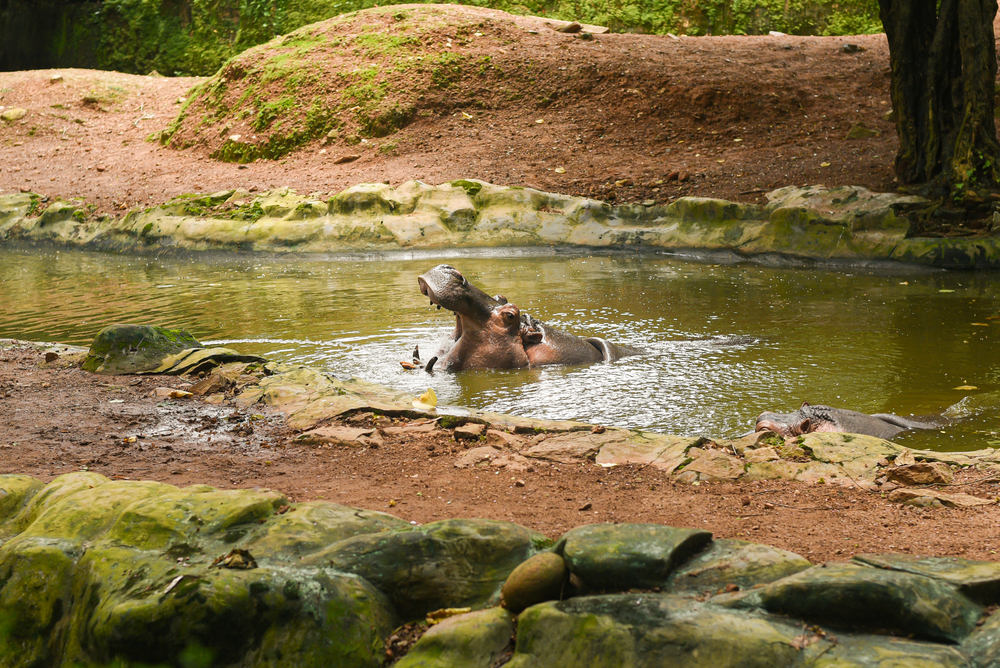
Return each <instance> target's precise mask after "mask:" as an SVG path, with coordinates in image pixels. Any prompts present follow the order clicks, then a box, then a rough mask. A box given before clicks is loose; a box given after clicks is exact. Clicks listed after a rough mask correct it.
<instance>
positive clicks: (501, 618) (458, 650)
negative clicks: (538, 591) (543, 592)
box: [395, 608, 514, 668]
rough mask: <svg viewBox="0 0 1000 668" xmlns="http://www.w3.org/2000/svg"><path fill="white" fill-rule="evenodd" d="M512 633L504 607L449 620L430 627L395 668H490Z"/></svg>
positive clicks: (479, 611) (506, 644) (509, 618)
mask: <svg viewBox="0 0 1000 668" xmlns="http://www.w3.org/2000/svg"><path fill="white" fill-rule="evenodd" d="M513 633H514V620H513V619H512V618H511V615H510V613H509V612H507V611H506V610H504V609H503V608H488V609H486V610H477V611H476V612H470V613H467V614H464V615H458V616H457V617H450V618H448V619H446V620H444V621H443V622H441V623H440V624H437V625H435V626H432V627H431V628H430V629H429V630H428V631H427V633H425V634H424V635H423V636H422V637H421V638H420V640H418V641H417V642H416V643H415V644H414V645H413V647H411V648H410V651H409V652H408V653H407V655H406V656H404V657H403V658H402V659H400V661H399V662H398V663H396V664H395V668H491V667H492V666H495V665H497V660H498V659H499V658H500V656H501V655H502V654H503V651H504V650H505V649H506V648H507V646H508V645H509V644H510V642H511V636H512V635H513Z"/></svg>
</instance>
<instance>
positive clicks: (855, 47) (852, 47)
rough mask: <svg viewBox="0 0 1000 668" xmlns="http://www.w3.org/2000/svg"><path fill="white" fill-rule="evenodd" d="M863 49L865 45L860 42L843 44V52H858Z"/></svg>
mask: <svg viewBox="0 0 1000 668" xmlns="http://www.w3.org/2000/svg"><path fill="white" fill-rule="evenodd" d="M865 50H866V49H865V47H863V46H861V45H860V44H844V53H858V52H859V51H865Z"/></svg>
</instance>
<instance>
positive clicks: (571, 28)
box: [556, 21, 583, 33]
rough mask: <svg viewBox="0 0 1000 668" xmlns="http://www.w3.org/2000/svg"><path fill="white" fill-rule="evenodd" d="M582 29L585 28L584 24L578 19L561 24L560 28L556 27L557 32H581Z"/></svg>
mask: <svg viewBox="0 0 1000 668" xmlns="http://www.w3.org/2000/svg"><path fill="white" fill-rule="evenodd" d="M581 30H583V26H581V25H580V24H579V23H577V22H576V21H573V22H572V23H570V24H568V25H564V26H559V27H558V28H556V31H557V32H565V33H577V32H580V31H581Z"/></svg>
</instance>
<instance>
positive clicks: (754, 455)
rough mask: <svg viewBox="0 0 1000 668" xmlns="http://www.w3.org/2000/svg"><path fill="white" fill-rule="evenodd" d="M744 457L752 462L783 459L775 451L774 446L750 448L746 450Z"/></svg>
mask: <svg viewBox="0 0 1000 668" xmlns="http://www.w3.org/2000/svg"><path fill="white" fill-rule="evenodd" d="M743 458H744V459H746V460H747V461H748V462H751V463H753V462H771V461H776V460H778V459H781V457H779V456H778V453H777V452H775V450H774V448H768V447H763V448H753V449H750V448H748V449H747V450H746V451H745V452H744V454H743Z"/></svg>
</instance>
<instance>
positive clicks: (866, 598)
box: [759, 564, 982, 643]
mask: <svg viewBox="0 0 1000 668" xmlns="http://www.w3.org/2000/svg"><path fill="white" fill-rule="evenodd" d="M759 600H760V604H761V607H763V608H764V609H765V610H767V611H769V612H773V613H777V614H782V615H791V616H794V617H798V618H800V619H805V620H807V621H809V622H813V623H821V624H822V623H826V624H833V625H837V626H841V627H846V628H879V629H886V630H889V631H892V632H894V633H898V634H899V635H902V636H909V637H915V638H922V639H927V640H936V641H939V642H952V643H954V642H960V641H961V640H963V639H964V638H965V637H966V636H967V635H968V634H969V633H970V632H971V631H972V629H973V628H975V623H976V620H977V619H978V618H979V616H980V614H982V608H981V607H979V606H978V605H976V604H975V603H973V602H972V601H970V600H969V599H968V598H966V597H965V596H963V595H962V594H960V593H959V592H958V591H956V590H955V589H954V588H953V587H950V586H948V585H946V584H945V583H942V582H941V581H940V580H938V579H934V578H929V577H926V576H923V575H916V574H911V573H902V572H898V571H889V570H884V569H876V568H867V567H864V566H860V565H855V564H824V565H822V566H815V567H813V568H810V569H809V570H806V571H802V572H801V573H798V574H796V575H792V576H790V577H787V578H784V579H782V580H778V581H777V582H773V583H771V584H770V585H768V586H767V587H765V588H764V589H763V590H761V592H760V594H759Z"/></svg>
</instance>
